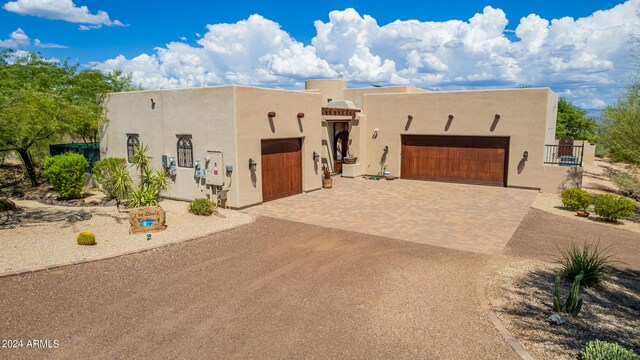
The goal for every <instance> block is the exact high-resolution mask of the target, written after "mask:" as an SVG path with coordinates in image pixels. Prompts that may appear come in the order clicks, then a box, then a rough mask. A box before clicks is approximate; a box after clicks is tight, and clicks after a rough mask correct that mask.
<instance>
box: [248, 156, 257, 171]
mask: <svg viewBox="0 0 640 360" xmlns="http://www.w3.org/2000/svg"><path fill="white" fill-rule="evenodd" d="M257 165H258V163H256V161H255V160H253V159H252V158H249V170H251V171H256V166H257Z"/></svg>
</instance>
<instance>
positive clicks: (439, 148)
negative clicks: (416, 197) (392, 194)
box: [401, 135, 509, 186]
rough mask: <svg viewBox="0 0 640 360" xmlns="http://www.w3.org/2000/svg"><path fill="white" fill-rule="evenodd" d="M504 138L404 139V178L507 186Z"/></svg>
mask: <svg viewBox="0 0 640 360" xmlns="http://www.w3.org/2000/svg"><path fill="white" fill-rule="evenodd" d="M508 146H509V139H508V138H504V137H467V136H426V135H405V136H403V137H402V158H401V159H402V160H401V176H402V177H403V178H408V179H422V180H437V181H452V182H463V183H477V184H489V185H498V186H505V185H506V170H507V149H508Z"/></svg>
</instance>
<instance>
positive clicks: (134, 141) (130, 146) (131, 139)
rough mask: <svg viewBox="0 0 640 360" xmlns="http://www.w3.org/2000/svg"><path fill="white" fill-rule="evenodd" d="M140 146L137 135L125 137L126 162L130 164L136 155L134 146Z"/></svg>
mask: <svg viewBox="0 0 640 360" xmlns="http://www.w3.org/2000/svg"><path fill="white" fill-rule="evenodd" d="M139 144H140V139H138V134H129V135H127V161H128V162H131V157H132V156H133V155H135V154H136V146H138V145H139Z"/></svg>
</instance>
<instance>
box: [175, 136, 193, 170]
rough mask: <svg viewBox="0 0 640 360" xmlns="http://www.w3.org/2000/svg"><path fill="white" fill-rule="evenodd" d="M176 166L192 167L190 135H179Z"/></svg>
mask: <svg viewBox="0 0 640 360" xmlns="http://www.w3.org/2000/svg"><path fill="white" fill-rule="evenodd" d="M178 166H179V167H186V168H192V167H193V145H192V144H191V137H190V136H180V137H179V138H178Z"/></svg>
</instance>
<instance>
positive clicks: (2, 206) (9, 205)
mask: <svg viewBox="0 0 640 360" xmlns="http://www.w3.org/2000/svg"><path fill="white" fill-rule="evenodd" d="M15 209H16V203H14V202H13V201H11V200H9V199H6V198H0V212H3V211H13V210H15Z"/></svg>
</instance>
